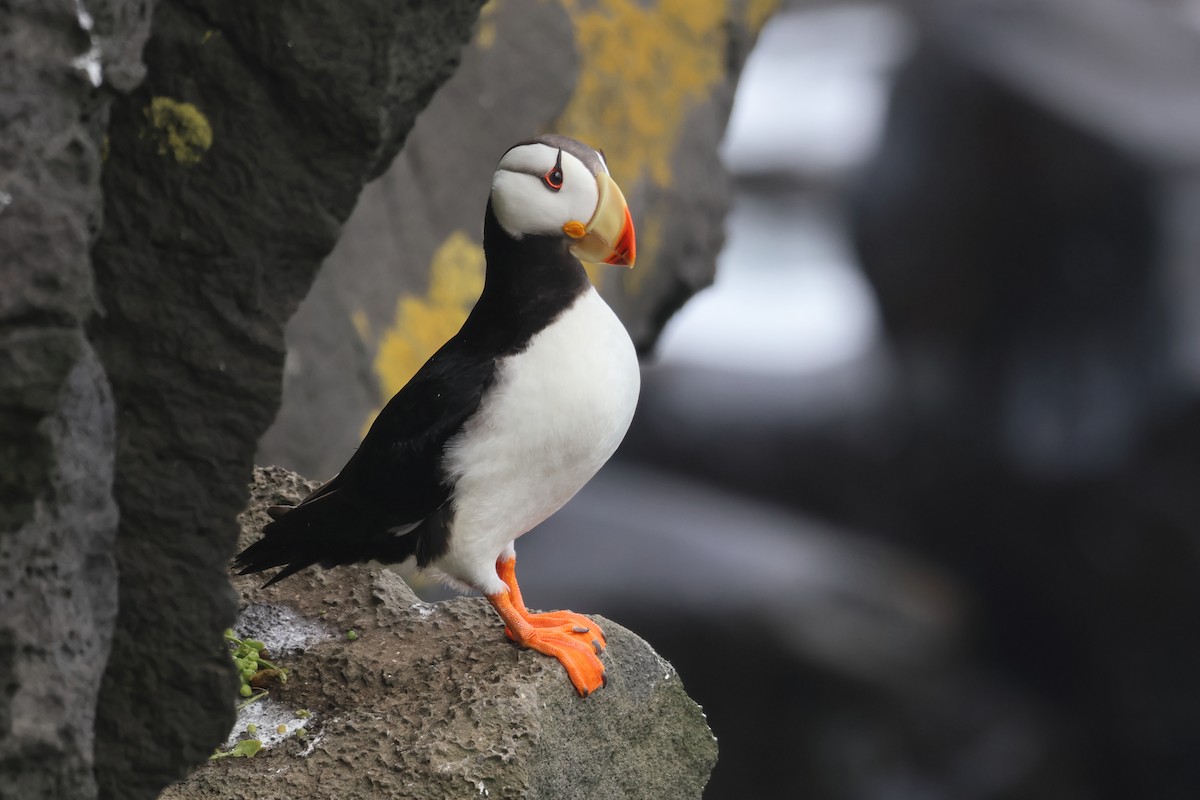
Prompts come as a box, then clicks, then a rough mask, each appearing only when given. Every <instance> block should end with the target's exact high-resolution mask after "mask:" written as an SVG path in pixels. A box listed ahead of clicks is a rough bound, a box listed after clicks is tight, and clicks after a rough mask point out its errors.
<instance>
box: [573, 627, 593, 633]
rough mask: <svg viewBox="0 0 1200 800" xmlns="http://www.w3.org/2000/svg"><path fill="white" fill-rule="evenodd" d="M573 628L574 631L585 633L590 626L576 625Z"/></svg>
mask: <svg viewBox="0 0 1200 800" xmlns="http://www.w3.org/2000/svg"><path fill="white" fill-rule="evenodd" d="M573 630H574V631H575V633H587V632H588V631H589V630H590V628H585V627H583V626H582V625H576V626H575V627H574V629H573Z"/></svg>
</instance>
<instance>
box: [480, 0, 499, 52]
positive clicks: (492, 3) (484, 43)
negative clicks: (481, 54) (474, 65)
mask: <svg viewBox="0 0 1200 800" xmlns="http://www.w3.org/2000/svg"><path fill="white" fill-rule="evenodd" d="M499 9H500V0H487V2H486V3H484V4H483V7H482V8H480V9H479V23H478V25H479V27H477V28H476V29H475V44H476V45H478V47H479V49H480V50H487V49H490V48H491V46H492V45H493V44H495V43H496V12H497V11H498V10H499Z"/></svg>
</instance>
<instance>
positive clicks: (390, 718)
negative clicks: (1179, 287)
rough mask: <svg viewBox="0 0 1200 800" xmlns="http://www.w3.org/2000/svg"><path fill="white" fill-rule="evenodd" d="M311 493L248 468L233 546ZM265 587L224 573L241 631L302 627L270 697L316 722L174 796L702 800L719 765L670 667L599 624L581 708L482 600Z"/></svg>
mask: <svg viewBox="0 0 1200 800" xmlns="http://www.w3.org/2000/svg"><path fill="white" fill-rule="evenodd" d="M313 485H314V484H308V483H305V481H303V479H301V478H300V477H299V476H297V475H295V474H294V473H291V472H288V471H287V470H284V469H281V468H278V467H268V468H260V469H257V470H256V471H255V475H254V483H253V485H252V497H251V502H250V507H249V508H248V509H247V511H246V512H245V513H244V514H242V516H241V525H242V544H245V543H248V542H249V541H252V540H253V539H254V538H255V537H257V535H258V534H257V531H258V530H259V528H260V527H261V526H262V525H263V524H264V523H265V521H266V514H265V510H264V509H265V507H266V506H267V505H270V504H272V503H279V502H295V501H296V500H297V499H299V498H300V497H301V496H302V495H303V494H304V492H305V491H306V490H307V489H308V488H311V487H312V486H313ZM261 583H262V576H249V577H246V578H240V577H239V578H235V579H234V585H235V587H236V588H237V589H238V591H239V592H240V594H241V601H242V607H243V609H245V608H248V607H254V608H255V609H256V613H255V614H254V615H253V616H254V619H253V620H251V619H245V622H244V624H245V626H246V633H247V634H249V633H253V635H255V636H256V637H259V638H262V639H263V640H264V641H266V642H267V643H268V646H270V645H271V641H272V638H273V637H277V636H279V635H282V634H292V633H294V631H272V630H270V629H269V628H264V627H263V623H262V620H264V619H279V620H286V619H291V620H292V622H290V623H286V622H281V623H280V624H287V625H294V624H296V619H297V617H295V616H292V615H290V614H287V613H281V614H278V615H273V614H269V613H267V614H264V613H263V611H262V608H263V606H269V607H276V608H282V609H290V610H291V611H294V612H295V613H296V614H297V615H298V617H299V620H300V621H301V622H300V624H301V625H302V626H303V627H304V628H305V629H306V630H307V631H308V634H307V637H308V638H307V641H308V642H309V644H308V646H307V648H306V649H293V651H292V652H286V651H285V652H281V653H272V656H273V657H274V658H275V659H276V660H277V661H279V662H281V664H282V665H283V666H286V667H287V668H288V669H289V670H290V679H289V680H288V682H287V684H286V686H285V687H282V688H280V689H275V690H272V693H271V697H272V700H273V701H274V702H275V703H278V704H280V705H282V706H285V707H288V706H290V707H292V708H294V709H297V710H298V709H305V710H307V711H309V712H311V714H312V716H311V717H310V718H308V720H306V723H305V724H306V728H307V731H306V735H305V736H303V737H295V736H291V737H288V738H285V739H283V740H282V741H281V742H279V743H278V744H276V745H274V746H273V747H271V748H270V749H264V750H262V751H260V752H259V753H258V754H257V755H256V756H254V757H253V758H250V759H244V758H225V759H221V760H219V761H213V762H210V763H208V764H207V765H205V766H203V767H201V768H200V769H199V770H197V771H196V772H195V773H193V774H192V775H191V776H190V777H189V778H188V779H187V780H185V781H183V782H182V783H179V784H177V785H175V786H173V787H171V788H169V789H168V790H167V791H166V792H165V793H164V794H163V795H162V797H163V798H165V799H167V800H185V798H186V799H187V800H193V799H195V800H199V799H200V798H221V799H222V800H239V799H240V798H247V799H248V798H255V800H272V799H273V798H279V799H280V800H283V799H284V798H288V800H291V798H301V797H303V798H338V800H355V799H356V798H372V799H374V798H383V797H386V798H401V797H403V798H410V799H411V800H424V799H425V798H437V799H438V800H444V799H445V798H476V797H487V798H544V799H545V800H550V799H551V798H553V799H554V800H569V798H589V799H590V800H607V799H608V798H639V799H640V798H660V799H661V800H670V799H671V798H698V797H700V795H701V792H702V790H703V788H704V785H705V784H706V783H707V781H708V777H709V774H710V773H711V771H712V768H713V766H714V765H715V763H716V757H717V744H716V739H715V738H714V737H713V735H712V733H711V732H710V731H709V729H708V726H707V724H706V723H705V721H704V715H703V714H702V712H701V710H700V707H699V706H697V705H696V703H695V702H693V701H692V700H691V699H690V698H689V697H688V696H687V694H686V693H685V692H684V689H683V686H682V684H681V683H680V680H679V676H678V675H677V674H676V673H675V670H674V669H673V668H672V667H671V665H670V664H668V663H667V662H666V661H665V660H664V659H662V658H661V657H659V656H658V655H657V654H656V653H655V652H654V651H653V650H652V649H651V648H650V646H649V645H647V644H646V643H645V642H644V641H642V640H641V639H639V638H638V637H637V636H636V635H634V634H633V633H631V632H630V631H628V630H626V629H624V628H622V627H621V626H619V625H617V624H616V623H614V622H612V621H610V620H607V619H602V620H600V624H601V625H602V626H603V627H604V631H605V633H606V635H607V637H608V649H607V650H606V651H605V655H604V661H605V665H606V667H607V669H608V676H609V683H608V686H606V687H605V688H603V689H601V690H600V691H598V692H596V693H595V694H593V695H592V696H591V697H588V698H586V699H582V698H580V697H578V696H577V695H576V694H575V691H574V689H573V688H572V687H571V684H570V682H569V681H568V680H567V677H566V674H565V673H564V672H563V670H562V668H561V667H560V666H559V665H558V663H557V662H555V661H554V660H552V659H549V658H546V657H544V656H542V655H539V654H537V653H534V652H532V651H529V650H522V649H519V648H517V647H515V646H513V645H512V644H510V643H509V642H508V641H507V640H506V639H505V638H504V635H503V632H502V628H501V626H500V624H499V621H498V619H497V618H496V616H495V614H494V612H493V611H492V610H491V608H490V607H489V606H488V604H487V603H486V602H485V601H484V600H483V599H481V598H478V597H462V598H458V599H455V600H451V601H448V602H442V603H434V604H427V603H422V602H420V600H419V599H418V598H417V597H416V595H414V594H413V593H412V591H411V590H410V589H409V588H408V586H407V584H405V583H404V581H403V580H402V579H401V578H400V577H399V576H397V575H396V574H395V573H393V572H391V571H389V570H387V569H378V568H371V567H368V566H352V567H340V568H337V569H334V570H330V571H325V570H320V569H310V570H306V571H304V572H302V573H300V574H298V575H295V576H293V577H291V578H288V579H287V580H286V581H283V582H281V583H280V584H277V585H275V586H272V587H270V588H269V589H263V588H261ZM256 628H257V629H256ZM349 630H354V631H355V632H356V633H357V635H358V638H357V639H355V640H353V641H351V640H349V639H348V638H347V636H346V632H347V631H349ZM321 631H324V634H322V633H321ZM292 641H296V640H295V639H293V640H292ZM239 726H241V727H242V728H243V729H244V723H241V722H240V723H239ZM235 733H238V734H240V735H241V737H242V738H249V737H246V736H245V734H244V733H241V732H240V731H238V729H237V728H235ZM258 733H259V734H260V736H261V734H262V733H263V731H261V730H260V731H259V732H258Z"/></svg>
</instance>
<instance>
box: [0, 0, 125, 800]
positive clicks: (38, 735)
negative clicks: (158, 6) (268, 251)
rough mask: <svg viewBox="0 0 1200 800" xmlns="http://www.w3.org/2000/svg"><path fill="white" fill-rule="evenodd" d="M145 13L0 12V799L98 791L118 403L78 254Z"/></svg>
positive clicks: (110, 613) (15, 6) (116, 4)
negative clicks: (92, 322) (109, 126)
mask: <svg viewBox="0 0 1200 800" xmlns="http://www.w3.org/2000/svg"><path fill="white" fill-rule="evenodd" d="M147 5H148V3H147V2H139V1H138V0H97V1H96V2H89V3H88V6H89V8H90V11H91V13H90V14H85V13H84V12H83V11H82V6H81V5H80V4H79V3H74V2H72V0H45V1H44V2H43V0H36V2H30V1H29V0H17V2H15V3H5V4H4V5H3V7H0V65H2V66H0V798H4V800H8V799H9V798H13V800H36V799H37V798H42V797H46V798H72V800H82V799H83V798H92V797H95V795H96V786H95V781H94V779H93V776H92V751H93V737H92V723H93V719H94V713H93V712H94V709H95V706H96V697H97V693H98V691H99V686H100V677H101V674H102V672H103V668H104V662H105V659H106V658H107V656H108V649H109V640H110V637H111V635H112V628H113V620H114V617H115V616H116V605H117V572H116V564H115V560H114V558H113V556H112V547H113V541H114V539H115V536H116V529H117V507H116V504H115V503H114V502H113V496H112V482H113V456H112V449H113V441H114V438H115V430H114V419H113V418H114V407H113V401H112V394H111V392H110V390H109V385H108V381H107V380H106V378H105V376H104V372H103V370H102V369H101V366H100V362H99V359H98V358H97V356H96V352H95V350H94V348H93V347H92V346H91V344H90V343H89V342H88V340H87V337H86V336H85V333H84V323H85V321H86V320H87V318H88V317H89V315H90V314H91V312H92V309H93V306H94V303H95V294H94V291H93V283H92V266H91V262H90V260H89V258H88V248H89V246H90V245H91V242H92V237H93V234H94V231H95V225H96V221H97V220H98V219H99V216H100V213H101V196H100V168H101V151H102V144H101V134H102V131H103V126H104V123H105V120H106V119H107V116H108V105H109V102H110V100H111V98H112V96H113V94H112V92H111V91H110V90H112V89H116V90H125V89H128V88H129V80H130V76H136V75H137V74H138V72H139V70H140V68H141V59H140V51H141V45H142V42H144V41H145V37H146V34H147V33H148V24H147V23H146V21H145V17H144V15H145V14H146V8H147ZM85 23H86V24H85ZM113 43H121V44H122V47H121V48H112V47H110V45H112V44H113ZM89 53H92V54H93V57H99V56H96V54H98V53H102V54H103V60H104V63H105V65H106V67H107V70H106V71H105V72H104V73H103V74H96V73H94V74H89V72H88V71H87V69H86V62H87V59H88V58H89V56H88V54H89ZM81 59H82V60H81ZM100 81H104V82H105V83H104V85H103V87H101V86H99V85H97V84H98V83H99V82H100Z"/></svg>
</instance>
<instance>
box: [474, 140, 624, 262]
mask: <svg viewBox="0 0 1200 800" xmlns="http://www.w3.org/2000/svg"><path fill="white" fill-rule="evenodd" d="M492 212H493V213H494V214H495V215H496V221H497V222H499V223H500V227H502V228H503V229H504V231H505V232H506V233H507V234H508V235H509V236H511V237H512V238H514V239H518V240H519V239H522V238H524V237H526V236H548V237H557V238H560V239H562V240H563V241H564V242H565V243H566V244H567V246H568V248H569V249H570V251H571V253H572V254H573V255H574V256H575V257H576V258H578V259H579V260H580V261H590V262H593V263H604V264H616V265H618V266H623V267H632V266H633V261H634V258H635V256H636V251H637V247H636V243H635V240H634V235H633V218H632V217H631V216H630V214H629V206H628V205H626V203H625V196H624V195H622V194H621V190H620V189H619V188H618V187H617V184H616V182H615V181H613V179H612V178H611V177H609V174H608V165H607V164H606V163H605V161H604V156H603V154H601V153H600V152H599V151H597V150H594V149H592V148H591V147H588V146H587V145H586V144H583V143H582V142H578V141H576V140H574V139H569V138H567V137H566V136H559V135H557V134H546V135H545V136H539V137H537V138H535V139H530V140H529V141H525V142H521V143H520V144H517V145H514V146H512V147H511V148H509V150H508V152H506V153H505V154H504V156H503V157H502V158H501V159H500V163H499V164H498V165H497V166H496V174H495V176H494V177H493V178H492Z"/></svg>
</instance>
